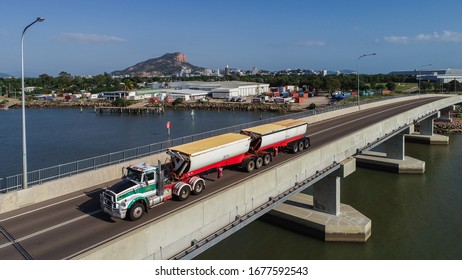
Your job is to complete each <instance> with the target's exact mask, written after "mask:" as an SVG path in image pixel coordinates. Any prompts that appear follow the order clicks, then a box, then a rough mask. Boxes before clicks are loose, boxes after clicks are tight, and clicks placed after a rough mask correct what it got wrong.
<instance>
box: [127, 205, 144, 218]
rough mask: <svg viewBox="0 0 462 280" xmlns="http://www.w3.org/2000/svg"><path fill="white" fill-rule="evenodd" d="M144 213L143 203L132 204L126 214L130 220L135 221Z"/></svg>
mask: <svg viewBox="0 0 462 280" xmlns="http://www.w3.org/2000/svg"><path fill="white" fill-rule="evenodd" d="M144 211H145V209H144V205H143V203H141V202H136V203H135V204H133V206H132V207H130V210H129V212H128V217H129V218H130V220H132V221H136V220H138V219H139V218H141V216H143V214H144Z"/></svg>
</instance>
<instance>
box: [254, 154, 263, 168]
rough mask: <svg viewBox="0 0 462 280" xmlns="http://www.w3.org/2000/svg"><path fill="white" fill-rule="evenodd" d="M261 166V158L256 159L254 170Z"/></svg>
mask: <svg viewBox="0 0 462 280" xmlns="http://www.w3.org/2000/svg"><path fill="white" fill-rule="evenodd" d="M262 166H263V159H262V157H257V158H256V159H255V168H256V169H258V168H260V167H262Z"/></svg>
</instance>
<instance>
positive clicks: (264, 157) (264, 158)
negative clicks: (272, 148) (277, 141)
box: [263, 153, 273, 165]
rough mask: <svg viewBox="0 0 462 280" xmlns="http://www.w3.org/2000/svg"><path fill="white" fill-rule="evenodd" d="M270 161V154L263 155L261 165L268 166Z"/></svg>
mask: <svg viewBox="0 0 462 280" xmlns="http://www.w3.org/2000/svg"><path fill="white" fill-rule="evenodd" d="M272 159H273V158H272V157H271V154H270V153H268V154H265V155H264V156H263V165H268V164H270V162H271V160H272Z"/></svg>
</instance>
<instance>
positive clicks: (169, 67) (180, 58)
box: [111, 52, 205, 77]
mask: <svg viewBox="0 0 462 280" xmlns="http://www.w3.org/2000/svg"><path fill="white" fill-rule="evenodd" d="M204 69H205V68H203V67H199V66H194V65H192V64H190V63H188V61H187V59H186V55H184V54H182V53H180V52H176V53H167V54H164V55H163V56H161V57H157V58H152V59H148V60H146V61H142V62H139V63H137V64H135V65H133V66H130V67H128V68H126V69H125V70H119V71H114V72H112V73H111V74H112V75H130V76H141V77H147V76H172V75H175V74H178V73H180V72H181V71H182V70H183V71H185V72H189V73H196V72H201V71H203V70H204Z"/></svg>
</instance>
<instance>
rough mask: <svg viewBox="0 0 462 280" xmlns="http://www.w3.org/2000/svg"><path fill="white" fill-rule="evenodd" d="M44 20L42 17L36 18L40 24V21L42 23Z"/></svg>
mask: <svg viewBox="0 0 462 280" xmlns="http://www.w3.org/2000/svg"><path fill="white" fill-rule="evenodd" d="M44 20H45V19H44V18H43V17H38V18H37V21H40V22H42V21H44Z"/></svg>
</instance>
